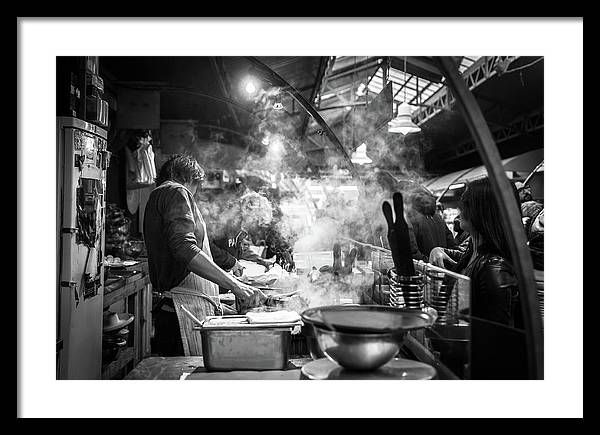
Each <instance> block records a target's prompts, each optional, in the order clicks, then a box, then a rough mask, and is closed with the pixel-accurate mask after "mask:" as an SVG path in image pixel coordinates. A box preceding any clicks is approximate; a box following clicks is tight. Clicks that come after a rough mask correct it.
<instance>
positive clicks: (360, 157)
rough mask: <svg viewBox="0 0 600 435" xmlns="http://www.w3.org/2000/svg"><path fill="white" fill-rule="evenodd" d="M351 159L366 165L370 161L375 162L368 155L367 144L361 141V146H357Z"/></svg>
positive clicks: (353, 161) (358, 163)
mask: <svg viewBox="0 0 600 435" xmlns="http://www.w3.org/2000/svg"><path fill="white" fill-rule="evenodd" d="M350 160H351V161H352V163H355V164H357V165H366V164H369V163H373V160H371V159H370V158H369V156H367V144H366V143H364V142H363V143H361V144H360V146H359V147H358V148H356V151H354V152H353V153H352V156H351V157H350Z"/></svg>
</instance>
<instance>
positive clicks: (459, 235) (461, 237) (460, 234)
mask: <svg viewBox="0 0 600 435" xmlns="http://www.w3.org/2000/svg"><path fill="white" fill-rule="evenodd" d="M454 232H455V233H456V235H455V236H454V242H455V244H456V246H460V245H461V244H462V242H464V241H465V240H466V238H467V237H469V233H467V232H466V231H465V230H463V229H462V227H461V226H460V215H458V216H456V217H455V218H454Z"/></svg>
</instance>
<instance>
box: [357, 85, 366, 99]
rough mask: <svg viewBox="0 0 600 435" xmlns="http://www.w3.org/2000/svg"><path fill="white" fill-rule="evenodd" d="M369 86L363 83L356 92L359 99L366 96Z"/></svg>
mask: <svg viewBox="0 0 600 435" xmlns="http://www.w3.org/2000/svg"><path fill="white" fill-rule="evenodd" d="M366 87H367V86H366V85H365V84H364V83H361V84H360V85H358V89H357V90H356V95H357V96H359V97H362V96H363V95H365V88H366Z"/></svg>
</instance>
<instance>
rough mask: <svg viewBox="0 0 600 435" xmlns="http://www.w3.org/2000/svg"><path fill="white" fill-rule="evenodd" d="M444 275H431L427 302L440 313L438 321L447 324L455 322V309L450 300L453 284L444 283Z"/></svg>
mask: <svg viewBox="0 0 600 435" xmlns="http://www.w3.org/2000/svg"><path fill="white" fill-rule="evenodd" d="M443 279H444V276H443V275H442V276H439V277H438V276H429V282H428V291H427V302H428V305H429V306H430V307H431V308H433V309H434V310H435V311H436V312H437V313H438V318H437V320H436V323H437V324H439V325H446V324H449V323H453V310H452V304H451V300H450V296H451V295H452V286H451V285H449V284H447V283H444V281H443Z"/></svg>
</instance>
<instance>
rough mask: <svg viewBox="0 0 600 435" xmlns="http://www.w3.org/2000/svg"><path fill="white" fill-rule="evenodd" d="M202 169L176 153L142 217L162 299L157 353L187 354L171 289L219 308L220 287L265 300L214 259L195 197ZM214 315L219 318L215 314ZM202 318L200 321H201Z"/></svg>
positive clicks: (249, 300) (252, 299)
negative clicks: (209, 301) (184, 350)
mask: <svg viewBox="0 0 600 435" xmlns="http://www.w3.org/2000/svg"><path fill="white" fill-rule="evenodd" d="M203 179H204V170H203V169H202V167H201V166H200V165H199V164H198V162H197V161H196V160H195V159H194V158H193V157H191V156H186V155H181V154H177V155H173V156H172V157H171V158H169V160H167V161H166V162H165V163H164V164H163V166H162V167H161V169H160V171H159V174H158V177H157V179H156V186H157V187H156V188H155V189H154V190H153V191H152V192H151V193H150V196H149V198H148V202H147V204H146V209H145V214H144V225H143V230H144V240H145V243H146V248H147V252H148V268H149V274H150V281H151V282H152V286H153V287H154V290H155V291H157V292H159V293H162V298H161V300H160V302H159V303H158V305H157V307H156V308H155V309H154V316H155V322H156V323H155V345H156V351H157V353H158V354H159V355H163V356H174V355H183V344H182V341H181V334H180V330H179V321H178V319H177V314H176V311H175V308H174V304H173V300H172V298H173V296H172V294H170V291H171V290H175V289H176V288H180V287H181V288H183V289H185V290H186V291H190V292H192V293H197V294H198V295H199V296H201V297H203V298H209V299H210V300H212V301H213V303H214V305H216V306H219V305H220V302H219V292H218V286H221V287H223V288H226V289H229V290H231V291H232V292H233V293H234V295H235V296H236V298H238V299H239V300H241V301H244V303H246V304H248V305H250V306H257V305H259V304H260V303H261V302H263V301H264V300H265V299H266V296H265V295H264V294H263V293H262V292H261V291H260V290H259V289H256V288H254V287H251V286H249V285H246V284H244V283H242V282H241V281H239V280H237V279H236V278H235V277H234V276H232V275H230V274H228V273H227V272H225V271H224V270H223V269H221V268H220V267H219V266H218V265H217V264H215V262H214V261H213V258H212V254H211V250H210V243H209V239H208V236H207V233H206V225H205V223H204V219H203V217H202V214H201V213H200V211H199V209H198V207H197V206H196V202H195V199H194V195H195V193H196V191H197V190H198V189H200V186H201V184H202V180H203ZM213 314H216V312H215V313H213ZM200 320H202V319H200Z"/></svg>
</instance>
